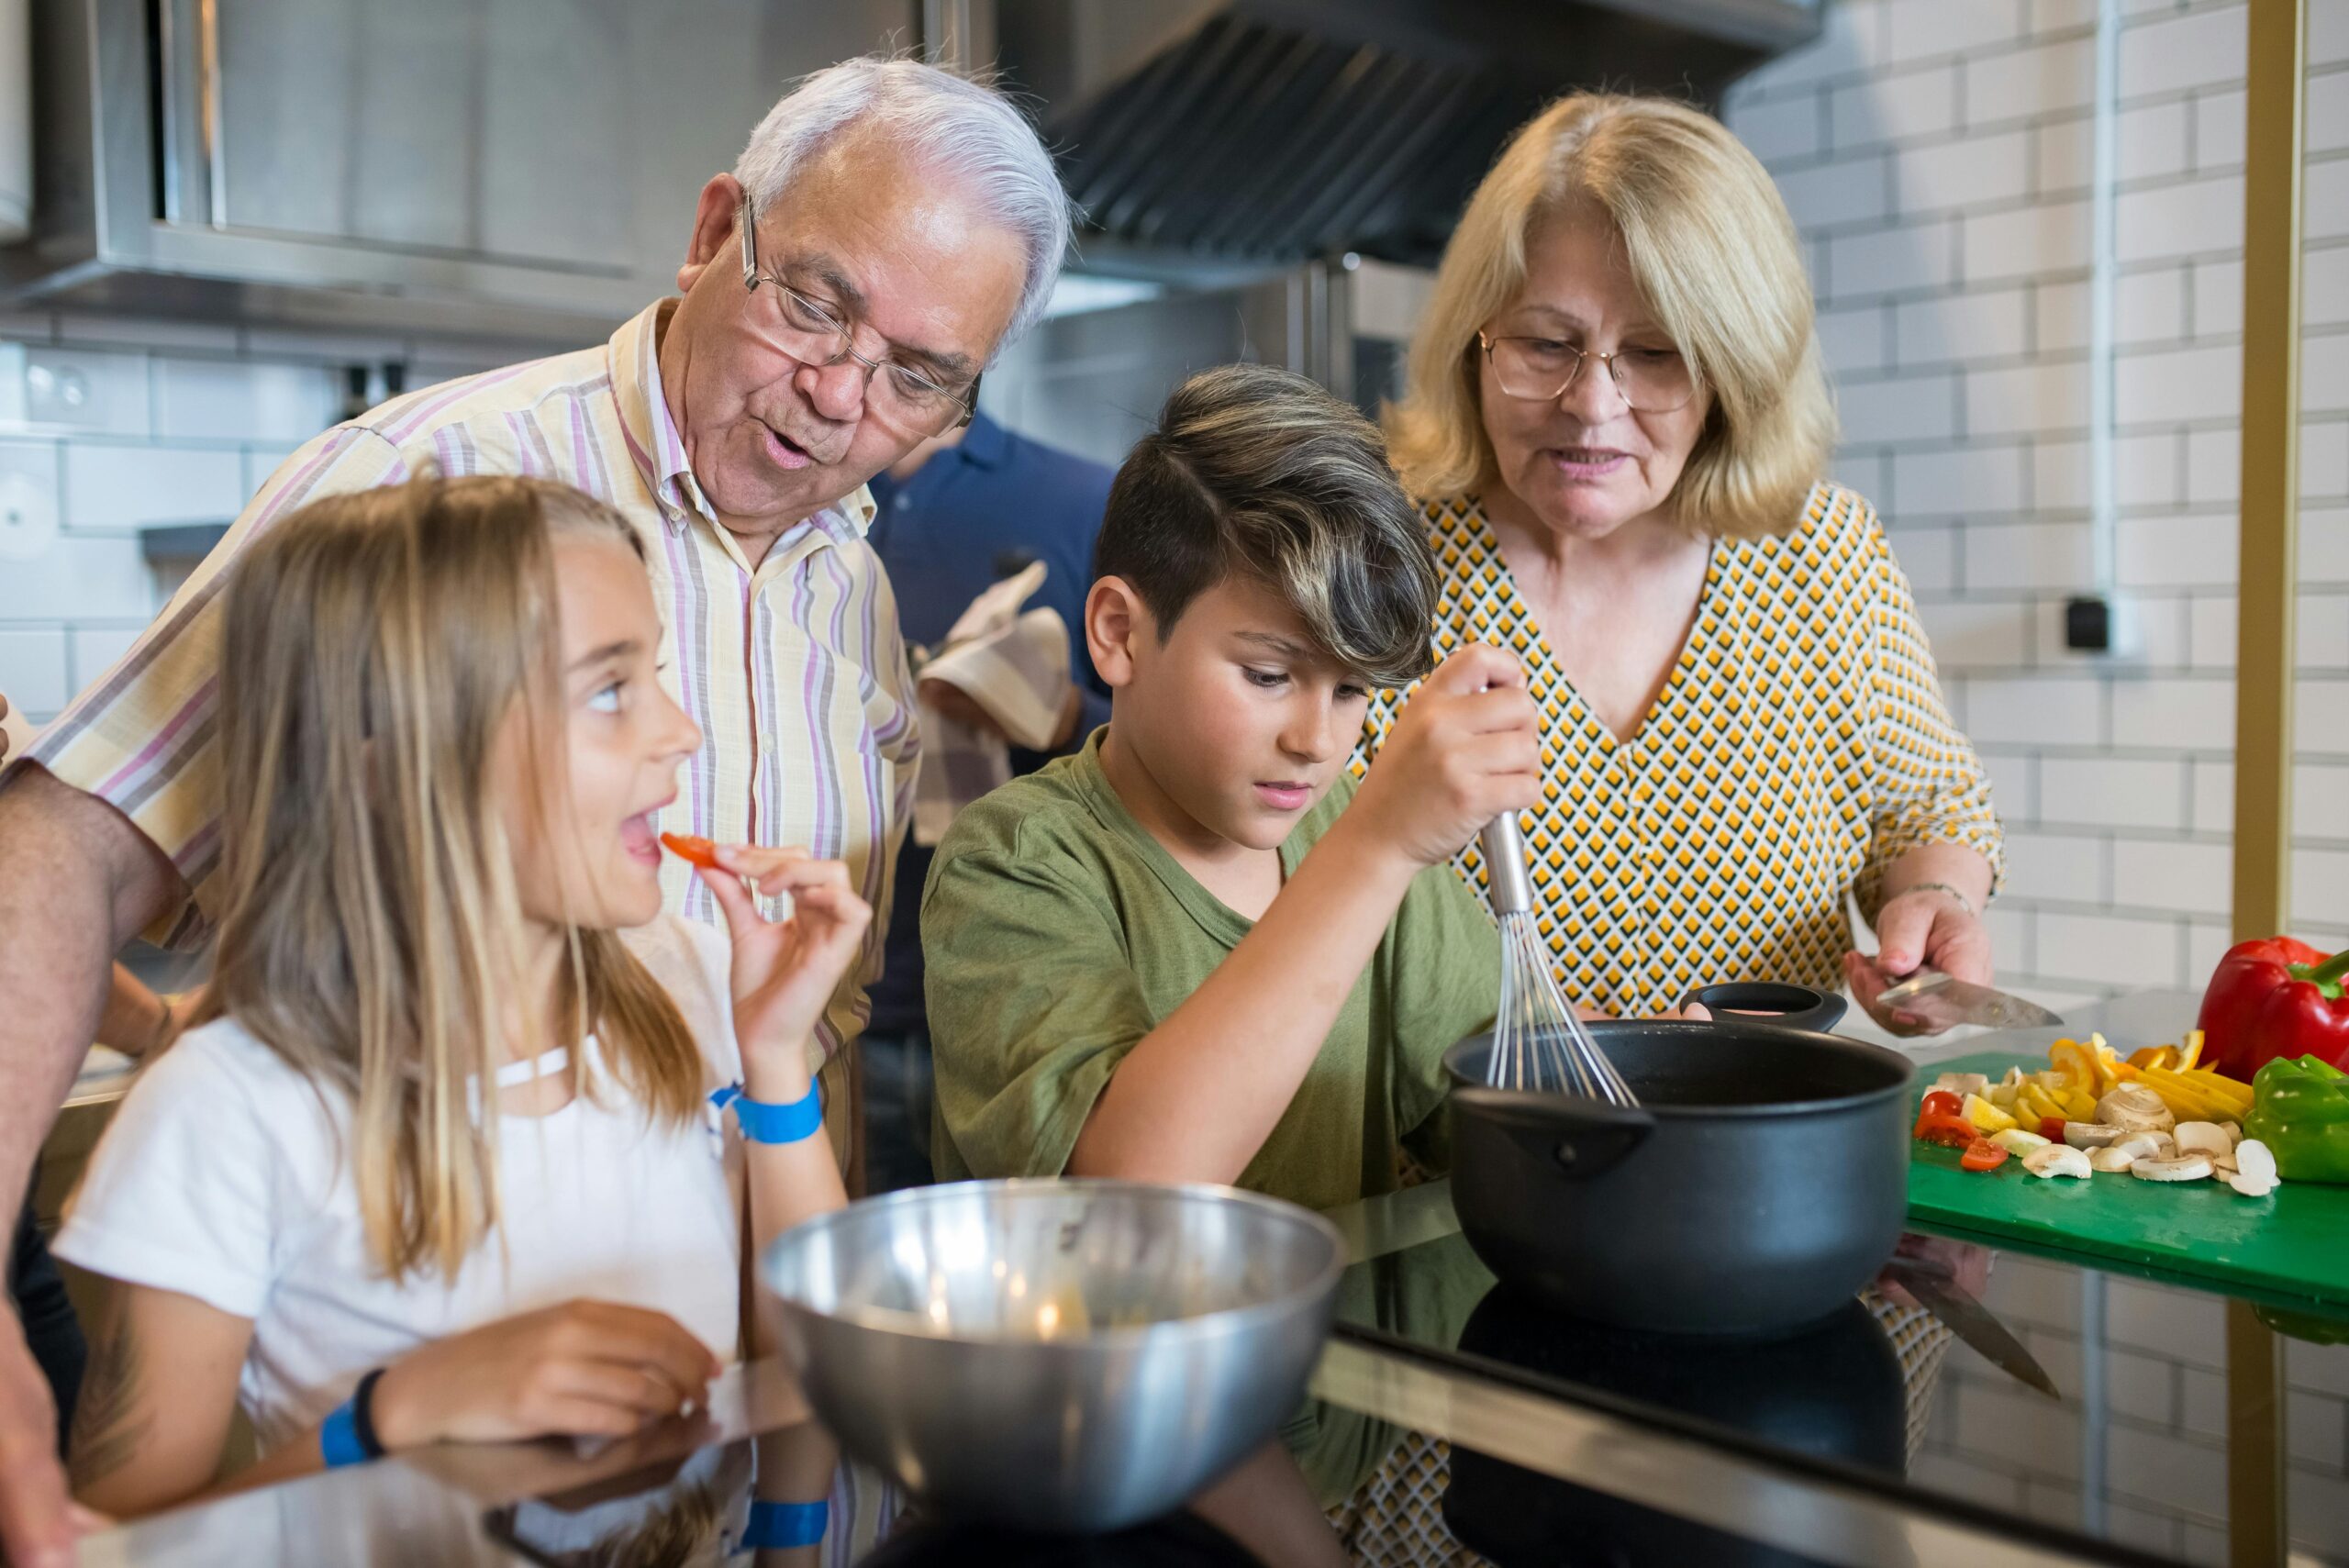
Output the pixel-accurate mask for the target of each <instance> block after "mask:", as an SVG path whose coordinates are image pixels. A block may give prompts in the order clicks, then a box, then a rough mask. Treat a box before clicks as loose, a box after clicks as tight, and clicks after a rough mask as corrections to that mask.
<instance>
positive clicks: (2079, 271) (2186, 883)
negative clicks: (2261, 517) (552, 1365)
mask: <svg viewBox="0 0 2349 1568" xmlns="http://www.w3.org/2000/svg"><path fill="white" fill-rule="evenodd" d="M2095 9H2096V7H2095V6H2094V4H2093V0H2028V3H2027V4H2016V3H2013V0H1997V3H1990V4H1983V3H1969V4H1966V5H1963V6H1953V5H1944V4H1937V3H1936V0H1833V3H1832V4H1831V9H1830V20H1829V23H1828V27H1827V29H1826V32H1825V34H1824V36H1823V37H1822V39H1820V42H1819V43H1818V44H1817V45H1815V46H1813V47H1812V48H1810V49H1808V50H1803V51H1801V52H1800V53H1798V54H1796V55H1794V56H1791V57H1789V58H1787V59H1786V60H1783V61H1777V62H1776V63H1774V64H1772V65H1770V66H1768V67H1766V68H1765V69H1764V70H1763V71H1761V72H1757V73H1755V74H1754V75H1753V77H1751V78H1749V79H1748V80H1747V81H1746V82H1744V83H1741V84H1740V85H1739V86H1738V87H1737V89H1735V91H1734V92H1733V93H1732V95H1731V100H1730V103H1729V106H1728V118H1729V122H1730V124H1731V127H1732V128H1736V129H1738V130H1739V131H1740V133H1741V134H1745V133H1746V131H1747V129H1748V128H1749V127H1751V128H1753V135H1752V143H1753V146H1754V148H1755V150H1756V152H1757V153H1758V154H1759V155H1760V156H1761V158H1762V159H1763V161H1764V162H1765V164H1766V165H1767V166H1768V168H1769V169H1770V172H1771V173H1772V174H1773V175H1774V176H1775V177H1776V179H1777V180H1778V181H1779V183H1780V186H1781V189H1782V190H1783V191H1784V192H1785V194H1786V196H1787V205H1788V206H1789V207H1790V208H1791V209H1792V211H1793V213H1794V217H1795V222H1796V225H1797V227H1798V229H1799V230H1800V232H1801V235H1802V237H1803V239H1804V241H1805V243H1806V245H1807V246H1808V247H1809V255H1811V256H1812V257H1813V258H1814V261H1815V263H1816V264H1817V266H1818V271H1817V273H1816V275H1815V276H1814V279H1813V283H1814V285H1815V287H1816V289H1817V291H1818V294H1819V299H1820V311H1821V316H1820V340H1821V344H1822V348H1823V351H1824V353H1825V356H1826V359H1827V361H1828V364H1829V366H1830V369H1831V373H1832V374H1833V376H1834V379H1835V383H1836V388H1837V393H1838V396H1839V400H1840V402H1841V404H1842V409H1843V425H1844V435H1843V445H1842V450H1841V452H1840V453H1839V456H1838V476H1839V477H1840V478H1842V479H1843V480H1844V481H1845V482H1846V483H1850V484H1856V485H1859V486H1861V487H1863V488H1866V489H1868V490H1869V491H1870V494H1871V495H1872V496H1873V498H1874V499H1875V500H1876V502H1877V504H1878V506H1879V507H1880V508H1881V510H1882V512H1883V514H1884V516H1885V517H1886V519H1887V522H1888V524H1889V525H1890V527H1891V529H1892V539H1893V546H1894V549H1895V550H1897V551H1898V553H1899V555H1900V558H1901V561H1902V562H1903V564H1904V565H1906V566H1908V567H1909V571H1910V575H1911V578H1912V580H1913V582H1914V583H1915V585H1916V589H1917V596H1918V602H1919V608H1920V612H1921V614H1922V615H1923V617H1924V621H1925V625H1926V628H1927V629H1928V630H1929V631H1930V632H1931V633H1932V638H1933V644H1934V650H1935V653H1936V655H1937V657H1938V658H1939V660H1940V662H1941V667H1942V674H1943V681H1944V683H1945V684H1946V685H1947V686H1948V689H1949V693H1950V699H1951V702H1952V705H1953V706H1954V709H1955V711H1956V712H1957V714H1958V715H1959V716H1960V717H1961V719H1962V721H1963V722H1964V723H1965V726H1966V727H1967V728H1968V730H1969V731H1970V732H1971V734H1972V735H1973V737H1974V739H1975V741H1976V745H1977V746H1978V747H1979V748H1980V749H1981V751H1982V752H1983V754H1984V757H1985V759H1986V760H1987V762H1988V764H1989V767H1990V771H1991V774H1992V777H1993V779H1994V781H1995V784H1996V786H1997V789H1998V806H1999V810H2000V813H2001V815H2002V816H2003V817H2005V819H2006V822H2007V824H2008V827H2009V831H2010V834H2011V836H2012V841H2013V845H2014V849H2015V853H2014V854H2013V856H2012V859H2013V862H2014V870H2013V874H2012V881H2011V884H2010V885H2009V889H2008V891H2007V894H2006V895H2005V897H2004V899H2003V900H2002V903H2001V907H2002V909H2003V910H2004V911H2005V912H2006V914H2007V916H2008V917H2006V918H2003V919H2001V920H2000V921H1998V923H1997V925H1998V929H1997V940H1998V942H1999V944H2000V951H1999V954H1998V957H1999V962H2000V969H2001V973H2002V974H2003V975H2004V976H2005V977H2006V978H2007V979H2008V980H2009V981H2010V982H2012V983H2013V984H2016V985H2017V986H2018V987H2019V988H2021V989H2022V990H2024V991H2026V992H2030V993H2032V994H2034V995H2036V994H2045V995H2056V994H2058V993H2065V994H2070V995H2099V994H2105V993H2109V992H2110V991H2113V990H2118V989H2121V988H2122V987H2126V986H2135V985H2143V984H2176V985H2182V986H2195V985H2199V983H2200V982H2201V980H2202V979H2203V977H2204V966H2205V965H2206V963H2207V962H2208V961H2209V960H2210V958H2211V957H2212V956H2214V955H2215V952H2216V951H2218V946H2216V945H2214V944H2219V945H2222V939H2223V935H2224V930H2225V923H2226V917H2227V906H2228V892H2229V889H2228V873H2227V845H2228V840H2229V835H2230V828H2231V818H2230V815H2229V814H2230V812H2231V811H2232V785H2233V768H2232V752H2233V749H2234V735H2233V723H2234V694H2233V689H2232V678H2231V677H2232V669H2233V666H2234V662H2235V661H2234V636H2235V615H2234V594H2233V583H2234V577H2235V534H2236V530H2235V517H2234V508H2235V506H2236V504H2237V498H2238V496H2239V495H2240V491H2241V476H2240V473H2238V468H2239V450H2238V445H2239V440H2240V430H2239V425H2238V417H2239V416H2238V410H2239V406H2240V404H2241V398H2242V388H2241V385H2240V377H2241V363H2240V359H2239V355H2240V348H2241V339H2240V333H2241V331H2242V321H2243V304H2242V289H2243V269H2242V260H2241V258H2242V247H2243V113H2244V98H2243V73H2244V59H2245V44H2246V31H2245V9H2244V6H2243V3H2242V0H2132V3H2131V4H2129V5H2126V6H2123V8H2122V10H2123V21H2122V32H2121V48H2120V72H2121V73H2120V95H2121V103H2120V110H2121V124H2120V129H2121V146H2120V157H2119V184H2118V187H2117V190H2116V210H2115V219H2116V233H2115V245H2116V265H2117V272H2118V281H2117V288H2116V292H2115V299H2114V325H2115V330H2116V338H2117V356H2118V358H2117V363H2116V366H2115V371H2114V385H2113V392H2114V417H2115V421H2116V428H2115V435H2116V445H2115V453H2114V456H2115V462H2114V478H2115V495H2116V500H2117V506H2118V524H2117V528H2116V529H2115V537H2114V539H2113V560H2112V567H2113V570H2114V573H2115V574H2116V577H2117V581H2118V585H2119V586H2120V588H2121V590H2122V592H2123V593H2124V595H2126V596H2127V598H2128V601H2129V609H2130V612H2131V615H2132V620H2133V623H2134V627H2135V650H2134V651H2133V653H2132V655H2131V656H2129V657H2127V658H2125V659H2121V660H2118V661H2111V662H2101V661H2098V660H2094V659H2091V658H2087V657H2084V656H2082V655H2079V654H2076V653H2073V652H2070V651H2067V650H2066V649H2065V647H2064V646H2063V633H2062V606H2063V601H2064V600H2065V597H2066V596H2067V595H2070V594H2073V593H2076V592H2079V591H2082V590H2085V589H2088V588H2091V587H2093V586H2094V585H2095V582H2096V566H2097V562H2096V554H2095V549H2094V533H2093V529H2092V528H2091V526H2090V521H2089V516H2090V514H2089V492H2088V484H2089V471H2088V449H2087V434H2088V431H2087V423H2088V417H2089V380H2088V367H2087V342H2088V327H2089V296H2088V267H2089V261H2090V255H2089V240H2090V221H2091V214H2090V209H2089V204H2088V199H2087V198H2088V185H2089V182H2090V179H2091V177H2092V172H2093V135H2092V132H2093V127H2092V125H2091V123H2090V116H2091V114H2092V110H2093V98H2094V87H2095V40H2094V30H2095ZM2310 38H2311V46H2312V47H2311V56H2312V59H2313V60H2314V61H2316V62H2317V63H2316V64H2315V65H2314V66H2313V68H2312V71H2311V74H2310V84H2309V86H2310V92H2309V116H2308V119H2309V145H2310V170H2309V183H2308V217H2309V225H2308V227H2309V235H2310V240H2309V250H2308V256H2307V261H2308V270H2307V277H2308V284H2307V306H2306V317H2307V339H2306V345H2305V350H2304V354H2303V361H2304V366H2305V369H2304V383H2305V389H2306V402H2307V408H2306V412H2305V417H2304V419H2303V423H2302V430H2301V441H2302V454H2303V455H2302V458H2301V463H2300V469H2301V474H2300V479H2301V491H2302V495H2303V497H2304V500H2303V519H2304V521H2303V529H2304V543H2303V546H2302V550H2301V567H2302V573H2303V576H2304V579H2305V583H2306V587H2305V590H2304V592H2303V593H2302V595H2301V598H2300V604H2299V617H2300V624H2299V665H2300V683H2299V684H2300V689H2299V714H2300V717H2301V729H2300V733H2299V748H2300V753H2301V765H2300V767H2299V769H2298V770H2297V773H2296V778H2297V779H2298V780H2299V787H2300V789H2301V791H2302V793H2303V798H2302V799H2301V801H2299V803H2298V804H2297V805H2296V807H2295V810H2294V818H2295V823H2294V828H2295V838H2296V841H2297V842H2298V844H2299V849H2300V851H2301V854H2300V867H2301V878H2300V880H2301V884H2302V885H2301V887H2300V889H2299V894H2298V896H2297V898H2296V905H2297V913H2296V918H2298V919H2299V921H2300V922H2301V923H2302V924H2303V925H2304V926H2305V928H2306V929H2305V933H2304V934H2307V935H2309V936H2310V937H2312V938H2314V939H2316V940H2320V941H2324V940H2349V892H2343V891H2341V890H2342V889H2343V888H2349V875H2344V874H2343V873H2349V766H2332V765H2327V764H2326V762H2325V761H2324V759H2326V758H2328V757H2343V758H2344V761H2349V751H2345V750H2344V747H2349V743H2343V742H2341V741H2337V740H2333V739H2332V734H2334V733H2335V732H2336V728H2337V727H2334V726H2328V725H2326V724H2325V722H2324V720H2325V716H2327V715H2328V714H2337V713H2338V712H2340V711H2341V708H2340V706H2339V704H2340V702H2341V701H2342V699H2343V698H2349V0H2315V4H2314V5H2313V6H2312V14H2311V24H2310ZM1879 169H1880V170H1881V178H1880V179H1879V178H1878V177H1877V175H1878V172H1879ZM2035 855H2036V856H2041V857H2043V863H2037V864H2034V863H2032V860H2033V857H2034V856H2035Z"/></svg>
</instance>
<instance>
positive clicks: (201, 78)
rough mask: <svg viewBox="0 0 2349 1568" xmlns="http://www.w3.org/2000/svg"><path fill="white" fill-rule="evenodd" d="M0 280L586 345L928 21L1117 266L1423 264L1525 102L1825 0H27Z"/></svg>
mask: <svg viewBox="0 0 2349 1568" xmlns="http://www.w3.org/2000/svg"><path fill="white" fill-rule="evenodd" d="M33 17H34V73H33V75H34V107H35V153H36V162H35V193H34V225H35V230H34V236H33V238H32V239H30V240H28V241H26V242H24V243H21V244H16V245H6V246H0V308H5V307H7V306H25V305H31V306H49V305H67V306H78V307H83V308H100V309H121V310H129V311H139V312H142V313H160V314H173V315H189V316H200V317H208V318H221V317H228V318H236V319H246V320H259V321H273V322H286V323H293V324H297V325H360V326H366V327H373V328H391V329H395V330H398V331H403V332H451V333H469V334H475V335H486V336H492V337H496V338H502V339H539V340H553V341H563V342H571V343H576V342H582V341H586V340H590V339H593V338H595V337H597V336H600V335H601V334H602V333H603V332H605V331H607V330H608V329H609V327H610V325H611V323H613V322H615V321H617V320H618V319H619V318H621V317H624V316H626V315H627V314H629V312H630V311H633V310H635V309H637V308H639V307H640V306H641V305H642V304H643V303H644V301H646V300H647V299H650V298H651V297H653V296H655V295H659V294H662V293H665V292H667V291H668V290H669V289H670V288H671V287H672V286H673V282H674V269H675V266H676V262H677V260H678V257H679V255H680V253H681V252H682V250H683V246H684V242H685V228H686V225H687V223H688V221H689V219H690V217H691V214H692V209H693V202H694V197H695V194H696V191H697V190H698V189H699V187H700V184H701V183H702V181H703V180H704V179H706V178H707V176H708V175H709V174H710V173H712V172H716V171H717V170H719V169H722V168H725V167H727V166H729V164H730V163H731V162H732V161H733V160H734V156H735V154H736V152H737V150H739V148H740V145H741V140H742V138H743V137H744V135H745V134H746V133H747V131H748V129H749V128H750V127H751V125H752V124H753V123H754V122H755V121H756V120H757V118H758V117H759V116H760V115H761V114H763V112H764V111H765V109H766V108H767V106H769V105H770V104H771V103H772V102H773V101H774V96H775V95H776V94H778V93H779V92H781V91H782V90H783V88H784V87H785V84H786V83H788V82H789V80H790V79H791V78H792V77H793V76H795V75H796V74H799V73H801V72H807V71H811V70H815V69H817V68H818V67H820V66H823V65H825V64H828V63H829V62H831V61H835V60H839V59H841V58H844V57H846V56H849V55H853V54H857V53H862V52H864V51H866V50H873V49H876V48H879V49H901V48H904V47H907V45H909V44H912V43H915V42H917V41H920V42H926V43H927V44H928V46H929V47H930V50H932V52H933V53H934V54H937V55H940V56H942V57H944V58H947V59H950V60H955V61H987V60H989V59H995V60H996V61H998V62H999V64H1000V67H1001V69H1002V71H1003V72H1004V73H1005V75H1006V76H1007V77H1008V81H1009V83H1010V84H1011V85H1012V86H1014V87H1016V88H1018V89H1019V90H1021V91H1024V92H1025V93H1027V94H1029V95H1031V97H1032V99H1033V101H1034V106H1035V107H1036V109H1037V112H1038V114H1039V116H1040V117H1041V121H1042V124H1043V126H1044V128H1045V131H1046V133H1047V135H1048V137H1049V138H1050V139H1052V142H1053V144H1054V146H1055V147H1056V149H1057V150H1059V153H1060V156H1061V160H1062V168H1063V175H1064V177H1065V179H1066V181H1067V183H1068V185H1069V187H1070V190H1071V192H1072V194H1073V195H1074V196H1075V197H1076V199H1077V200H1078V201H1079V202H1080V203H1081V204H1082V205H1083V206H1084V207H1085V211H1086V213H1087V215H1088V218H1089V228H1088V230H1087V232H1086V233H1085V237H1084V244H1083V257H1084V260H1083V263H1082V264H1083V266H1084V267H1085V270H1087V271H1090V272H1095V273H1097V274H1103V275H1122V276H1125V277H1131V278H1158V279H1162V280H1165V281H1176V282H1180V283H1182V284H1185V285H1186V286H1192V287H1197V286H1222V285H1227V284H1235V283H1241V282H1246V281H1249V280H1251V279H1258V278H1262V277H1264V275H1266V274H1267V273H1270V272H1277V271H1280V270H1282V269H1285V268H1287V267H1290V266H1293V265H1294V264H1295V263H1296V262H1297V261H1301V260H1306V259H1325V258H1333V257H1336V256H1339V255H1341V254H1342V253H1345V252H1348V251H1355V252H1360V253H1363V254H1365V255H1369V256H1373V257H1376V258H1381V259H1386V260H1390V261H1402V262H1407V263H1421V264H1423V263H1425V262H1427V261H1431V260H1432V259H1433V257H1434V256H1435V255H1436V254H1437V253H1438V252H1439V251H1440V250H1442V243H1443V239H1444V238H1445V236H1446V235H1447V234H1448V233H1449V232H1450V229H1451V227H1452V223H1453V219H1454V217H1456V215H1457V213H1458V210H1459V207H1460V204H1461V202H1462V200H1463V199H1464V197H1465V195H1466V194H1467V192H1468V191H1469V189H1470V188H1471V187H1472V186H1473V185H1474V184H1475V181H1476V179H1477V178H1478V177H1479V176H1480V175H1481V174H1482V173H1483V172H1484V170H1485V168H1486V165H1487V164H1488V163H1489V161H1491V158H1492V156H1493V154H1494V152H1495V151H1496V150H1497V148H1498V147H1499V145H1500V143H1501V140H1502V139H1503V138H1504V137H1506V136H1507V134H1508V130H1509V128H1511V127H1512V126H1514V125H1516V124H1517V123H1518V122H1519V121H1520V120H1521V119H1523V118H1524V117H1525V116H1526V115H1528V114H1530V113H1531V111H1532V110H1533V109H1534V108H1535V107H1536V106H1538V105H1539V104H1540V103H1541V102H1542V99H1544V98H1545V97H1547V96H1549V95H1553V94H1555V93H1558V92H1560V91H1563V90H1564V89H1566V88H1569V87H1572V86H1576V85H1582V84H1596V83H1605V84H1608V85H1611V86H1628V87H1637V88H1645V89H1654V90H1659V91H1667V92H1675V93H1679V94H1682V95H1687V96H1690V97H1693V98H1694V99H1696V100H1697V101H1698V102H1709V101H1711V100H1712V99H1713V98H1715V97H1717V96H1718V95H1719V93H1720V89H1721V88H1722V87H1723V86H1725V85H1726V84H1727V83H1729V82H1730V81H1731V80H1733V79H1734V78H1735V77H1736V76H1737V75H1739V74H1740V73H1742V72H1744V71H1746V70H1748V69H1751V68H1752V67H1753V65H1754V64H1756V63H1758V62H1759V61H1762V60H1764V59H1766V58H1767V57H1768V56H1770V55H1771V54H1773V53H1775V52H1776V51H1778V50H1783V49H1785V48H1787V47H1789V46H1790V45H1792V44H1794V43H1797V42H1799V41H1801V40H1802V39H1806V38H1808V37H1809V36H1811V35H1812V34H1814V33H1815V32H1816V31H1817V29H1818V25H1819V22H1818V15H1817V11H1816V8H1815V3H1807V0H662V4H660V5H657V6H645V5H642V4H640V3H639V0H497V3H496V4H495V5H484V4H482V3H481V0H401V3H400V4H397V5H389V6H385V5H371V4H368V3H367V0H34V6H33Z"/></svg>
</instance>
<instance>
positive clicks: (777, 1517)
mask: <svg viewBox="0 0 2349 1568" xmlns="http://www.w3.org/2000/svg"><path fill="white" fill-rule="evenodd" d="M830 1517H831V1505H830V1504H829V1503H822V1502H817V1503H765V1502H753V1503H752V1504H751V1522H750V1524H749V1525H747V1526H746V1527H744V1529H743V1530H742V1544H743V1545H744V1546H746V1547H749V1548H750V1549H751V1551H763V1550H765V1549H767V1548H770V1547H784V1546H813V1545H815V1544H816V1543H817V1542H818V1541H819V1540H823V1539H824V1528H825V1526H826V1525H827V1524H829V1522H830Z"/></svg>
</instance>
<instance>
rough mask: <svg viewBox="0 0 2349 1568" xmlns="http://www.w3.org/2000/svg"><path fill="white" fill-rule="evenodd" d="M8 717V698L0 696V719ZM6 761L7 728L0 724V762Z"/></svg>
mask: <svg viewBox="0 0 2349 1568" xmlns="http://www.w3.org/2000/svg"><path fill="white" fill-rule="evenodd" d="M6 717H8V698H7V696H6V694H0V718H6ZM7 760H8V727H7V726H6V725H5V724H0V762H6V761H7Z"/></svg>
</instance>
